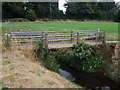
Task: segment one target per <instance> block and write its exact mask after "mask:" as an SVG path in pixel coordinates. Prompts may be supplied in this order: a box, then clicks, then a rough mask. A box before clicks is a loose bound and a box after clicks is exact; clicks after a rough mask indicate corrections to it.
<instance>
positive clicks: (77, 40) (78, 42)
mask: <svg viewBox="0 0 120 90" xmlns="http://www.w3.org/2000/svg"><path fill="white" fill-rule="evenodd" d="M77 44H79V32H77Z"/></svg>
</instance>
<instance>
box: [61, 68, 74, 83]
mask: <svg viewBox="0 0 120 90" xmlns="http://www.w3.org/2000/svg"><path fill="white" fill-rule="evenodd" d="M59 74H60V75H61V76H63V77H65V78H66V79H68V80H70V81H75V78H74V77H73V76H72V75H71V73H69V72H67V71H65V70H62V69H59Z"/></svg>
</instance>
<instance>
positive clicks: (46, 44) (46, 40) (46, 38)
mask: <svg viewBox="0 0 120 90" xmlns="http://www.w3.org/2000/svg"><path fill="white" fill-rule="evenodd" d="M47 49H48V33H47V32H46V33H45V50H47Z"/></svg>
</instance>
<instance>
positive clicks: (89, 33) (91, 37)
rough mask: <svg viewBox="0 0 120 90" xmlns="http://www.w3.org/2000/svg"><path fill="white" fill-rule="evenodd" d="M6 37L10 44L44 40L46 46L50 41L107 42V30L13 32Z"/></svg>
mask: <svg viewBox="0 0 120 90" xmlns="http://www.w3.org/2000/svg"><path fill="white" fill-rule="evenodd" d="M6 37H7V44H9V45H10V46H16V45H30V44H37V43H39V42H40V41H41V40H42V41H44V45H45V47H46V48H47V47H48V44H50V43H52V44H55V43H79V42H80V41H81V40H84V41H99V42H105V32H104V31H100V30H77V31H33V32H11V33H9V34H6Z"/></svg>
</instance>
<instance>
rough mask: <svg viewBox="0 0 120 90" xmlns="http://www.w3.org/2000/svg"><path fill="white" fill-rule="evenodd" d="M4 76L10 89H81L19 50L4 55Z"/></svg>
mask: <svg viewBox="0 0 120 90" xmlns="http://www.w3.org/2000/svg"><path fill="white" fill-rule="evenodd" d="M29 54H30V53H29ZM2 75H3V78H2V79H3V82H4V85H5V87H8V88H80V86H77V85H75V84H73V83H71V82H69V81H68V80H66V79H64V78H62V77H61V76H60V75H58V74H57V73H54V72H51V71H49V70H47V69H45V68H44V67H42V66H41V64H40V63H38V62H36V61H32V60H31V59H28V58H26V56H24V54H23V52H21V51H18V50H13V51H12V52H11V51H6V52H4V53H3V70H2Z"/></svg>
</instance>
